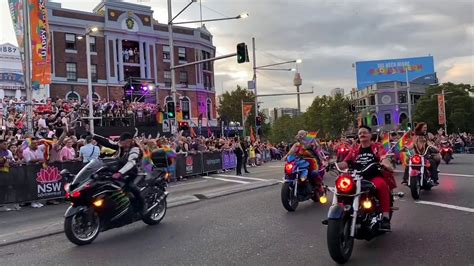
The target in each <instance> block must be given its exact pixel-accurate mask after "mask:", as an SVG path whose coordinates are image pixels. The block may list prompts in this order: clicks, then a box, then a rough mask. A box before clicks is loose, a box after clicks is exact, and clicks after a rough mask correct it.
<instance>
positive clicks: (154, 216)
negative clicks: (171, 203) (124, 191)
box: [142, 198, 168, 225]
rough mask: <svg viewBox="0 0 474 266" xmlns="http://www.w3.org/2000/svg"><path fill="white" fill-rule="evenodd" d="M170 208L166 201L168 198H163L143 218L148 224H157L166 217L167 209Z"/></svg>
mask: <svg viewBox="0 0 474 266" xmlns="http://www.w3.org/2000/svg"><path fill="white" fill-rule="evenodd" d="M167 209H168V204H167V202H166V198H165V199H163V200H161V202H160V203H159V204H158V205H157V206H156V207H155V208H153V209H152V210H150V211H149V212H148V213H147V214H145V216H143V218H142V220H143V222H144V223H146V224H148V225H155V224H159V223H160V222H161V220H163V218H165V215H166V210H167Z"/></svg>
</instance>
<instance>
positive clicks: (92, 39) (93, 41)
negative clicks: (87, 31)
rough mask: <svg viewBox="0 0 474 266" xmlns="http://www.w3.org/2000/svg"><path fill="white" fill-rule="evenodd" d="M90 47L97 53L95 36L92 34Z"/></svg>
mask: <svg viewBox="0 0 474 266" xmlns="http://www.w3.org/2000/svg"><path fill="white" fill-rule="evenodd" d="M89 49H90V51H91V53H97V45H96V44H95V37H94V36H90V37H89Z"/></svg>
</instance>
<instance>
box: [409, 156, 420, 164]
mask: <svg viewBox="0 0 474 266" xmlns="http://www.w3.org/2000/svg"><path fill="white" fill-rule="evenodd" d="M411 163H412V164H421V156H420V155H415V156H413V157H411Z"/></svg>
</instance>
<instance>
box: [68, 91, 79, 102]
mask: <svg viewBox="0 0 474 266" xmlns="http://www.w3.org/2000/svg"><path fill="white" fill-rule="evenodd" d="M66 100H68V101H73V100H77V101H81V96H80V95H79V93H77V92H75V91H70V92H68V93H67V94H66Z"/></svg>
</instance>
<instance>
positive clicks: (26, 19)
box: [23, 3, 34, 137]
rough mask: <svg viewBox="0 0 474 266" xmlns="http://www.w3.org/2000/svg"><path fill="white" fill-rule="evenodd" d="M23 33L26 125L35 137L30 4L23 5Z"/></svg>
mask: <svg viewBox="0 0 474 266" xmlns="http://www.w3.org/2000/svg"><path fill="white" fill-rule="evenodd" d="M23 27H24V29H23V32H24V38H23V42H24V51H23V55H24V62H25V73H24V80H25V82H24V85H25V92H26V105H25V106H26V123H27V126H28V135H30V136H31V137H32V136H33V134H34V133H33V132H34V130H33V89H32V88H31V40H30V38H31V36H30V34H31V32H30V30H31V29H30V14H29V5H28V3H24V4H23Z"/></svg>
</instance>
